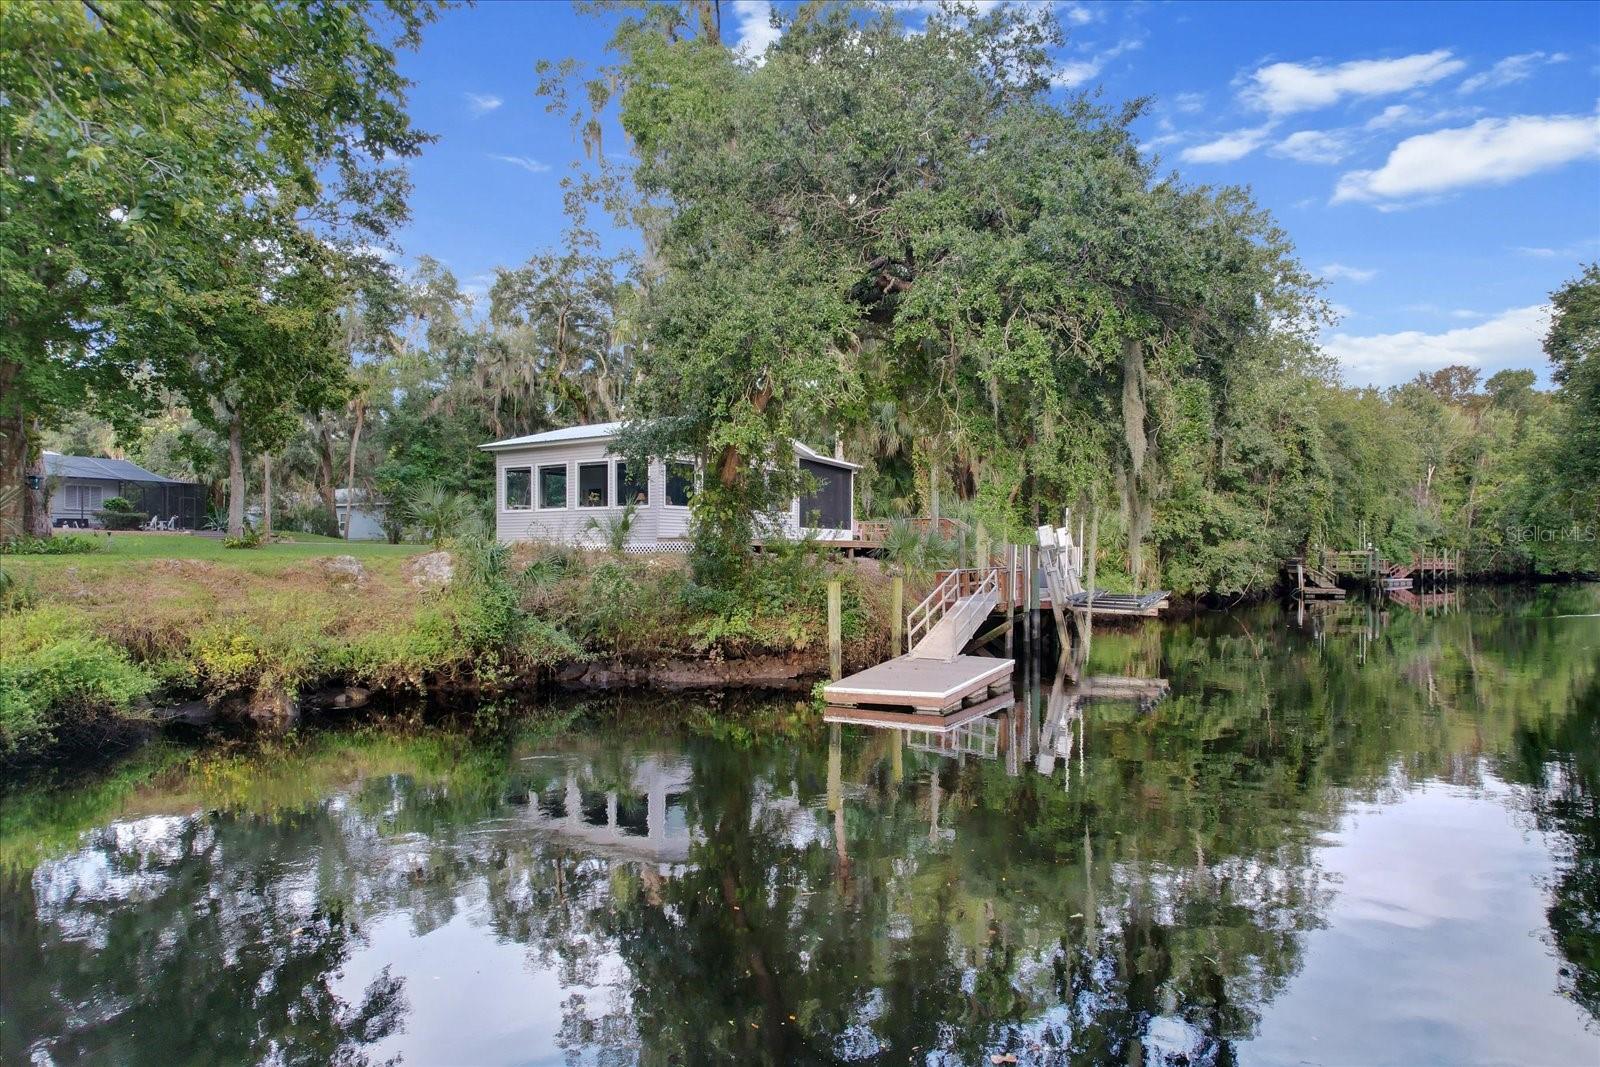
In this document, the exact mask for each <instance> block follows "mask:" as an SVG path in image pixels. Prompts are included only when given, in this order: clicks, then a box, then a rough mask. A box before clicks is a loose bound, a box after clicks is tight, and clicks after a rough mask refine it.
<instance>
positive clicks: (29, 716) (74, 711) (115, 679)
mask: <svg viewBox="0 0 1600 1067" xmlns="http://www.w3.org/2000/svg"><path fill="white" fill-rule="evenodd" d="M7 627H8V631H9V632H8V639H7V640H6V641H4V642H0V753H4V754H5V755H8V756H9V755H16V754H19V753H27V752H30V751H37V750H38V749H41V748H44V747H45V746H46V745H48V744H50V743H51V742H52V741H53V740H55V739H56V737H57V735H58V734H59V732H60V730H61V729H62V727H63V726H68V725H71V724H73V723H74V721H75V720H78V719H87V718H91V717H94V716H99V715H105V714H108V713H116V712H126V711H127V710H128V709H129V708H130V706H131V705H132V704H133V702H134V701H135V700H138V699H139V698H140V697H143V696H145V695H146V694H147V693H149V692H150V691H151V690H152V689H154V688H155V680H154V679H153V678H151V677H150V676H149V675H148V674H146V673H145V672H144V671H143V670H141V669H140V668H139V667H138V666H136V665H135V664H134V663H133V662H132V661H130V660H129V659H128V657H127V655H126V654H125V653H124V652H122V651H121V650H120V649H117V648H114V647H112V645H111V644H110V643H109V642H107V641H106V640H105V639H104V638H102V637H99V636H95V635H93V634H89V633H86V632H85V631H84V626H83V623H82V620H79V619H75V618H73V617H72V616H70V615H68V614H67V613H66V612H63V611H60V610H39V611H33V612H29V613H27V614H23V615H20V616H18V617H16V618H15V619H12V620H10V621H8V622H7Z"/></svg>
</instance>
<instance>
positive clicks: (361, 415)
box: [344, 397, 367, 541]
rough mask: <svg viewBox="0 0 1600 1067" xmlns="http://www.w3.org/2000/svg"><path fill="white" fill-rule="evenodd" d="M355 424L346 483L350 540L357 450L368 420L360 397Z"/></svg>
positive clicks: (347, 537)
mask: <svg viewBox="0 0 1600 1067" xmlns="http://www.w3.org/2000/svg"><path fill="white" fill-rule="evenodd" d="M354 407H355V409H356V421H355V425H354V426H352V427H351V428H350V468H349V471H348V472H347V474H346V476H345V483H344V539H345V540H346V541H348V540H350V531H351V530H352V529H353V528H354V527H355V524H356V523H355V517H356V452H357V450H359V449H360V447H361V424H362V423H363V422H364V421H366V417H367V405H366V403H365V401H363V400H362V399H361V398H360V397H357V398H356V399H355V401H354Z"/></svg>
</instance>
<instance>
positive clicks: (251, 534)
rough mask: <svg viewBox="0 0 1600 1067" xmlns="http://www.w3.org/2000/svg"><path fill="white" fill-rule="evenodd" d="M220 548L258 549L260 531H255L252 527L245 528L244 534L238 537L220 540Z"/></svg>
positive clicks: (259, 545)
mask: <svg viewBox="0 0 1600 1067" xmlns="http://www.w3.org/2000/svg"><path fill="white" fill-rule="evenodd" d="M222 547H223V548H260V547H261V531H260V530H257V529H255V528H254V527H252V526H246V527H245V530H244V533H242V534H240V535H239V536H238V537H224V538H223V539H222Z"/></svg>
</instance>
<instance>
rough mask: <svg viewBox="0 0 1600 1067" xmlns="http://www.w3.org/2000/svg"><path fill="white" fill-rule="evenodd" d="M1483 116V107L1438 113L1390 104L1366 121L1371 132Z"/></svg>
mask: <svg viewBox="0 0 1600 1067" xmlns="http://www.w3.org/2000/svg"><path fill="white" fill-rule="evenodd" d="M1481 114H1483V108H1481V107H1452V108H1442V109H1439V110H1436V111H1419V110H1417V109H1416V108H1414V107H1412V106H1411V105H1409V104H1390V105H1389V106H1388V107H1386V108H1384V109H1383V110H1382V111H1380V112H1378V113H1377V114H1376V115H1374V116H1372V117H1371V118H1370V119H1368V120H1367V121H1366V124H1365V128H1366V129H1369V130H1393V129H1398V128H1399V127H1401V126H1437V125H1438V124H1439V123H1441V122H1454V121H1456V120H1457V119H1475V118H1477V117H1478V116H1479V115H1481Z"/></svg>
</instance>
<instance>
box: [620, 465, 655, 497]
mask: <svg viewBox="0 0 1600 1067" xmlns="http://www.w3.org/2000/svg"><path fill="white" fill-rule="evenodd" d="M629 504H635V505H637V506H639V507H641V508H642V507H648V506H649V504H650V480H649V479H648V478H643V477H638V476H636V475H635V474H634V473H633V472H632V471H630V470H629V469H628V464H627V462H626V461H624V460H620V459H619V460H617V506H618V507H626V506H627V505H629Z"/></svg>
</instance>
